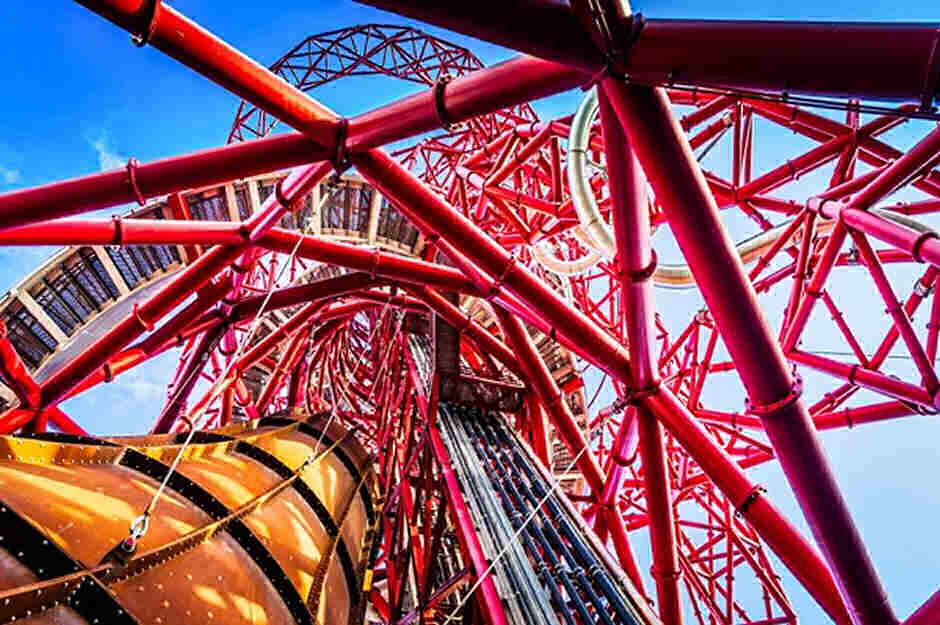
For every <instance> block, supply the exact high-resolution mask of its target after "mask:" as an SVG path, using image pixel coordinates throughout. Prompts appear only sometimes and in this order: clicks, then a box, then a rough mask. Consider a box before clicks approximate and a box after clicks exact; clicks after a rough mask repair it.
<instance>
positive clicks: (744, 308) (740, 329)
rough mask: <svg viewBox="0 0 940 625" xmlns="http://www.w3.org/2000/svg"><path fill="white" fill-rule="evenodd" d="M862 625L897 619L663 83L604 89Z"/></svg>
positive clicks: (855, 619)
mask: <svg viewBox="0 0 940 625" xmlns="http://www.w3.org/2000/svg"><path fill="white" fill-rule="evenodd" d="M607 94H608V96H609V97H610V101H611V104H612V106H613V108H614V109H615V110H616V113H617V116H618V118H619V119H620V121H621V123H622V124H623V126H624V128H625V129H626V130H627V133H628V134H629V136H630V137H631V140H633V142H634V150H635V151H636V154H637V156H638V158H639V160H640V162H641V163H642V164H643V169H644V170H645V172H646V174H647V176H649V179H650V183H651V185H652V187H653V190H654V191H655V192H656V197H657V200H659V201H660V202H661V204H662V207H663V211H664V212H665V213H666V216H667V218H668V220H669V224H670V228H671V230H672V232H673V233H674V234H675V236H676V239H677V241H678V243H679V246H680V248H681V249H682V251H683V253H684V254H685V257H686V259H687V262H688V263H689V266H690V267H691V269H692V272H693V274H694V275H695V279H696V282H697V284H698V285H699V288H700V289H701V291H702V295H703V296H704V298H705V301H706V302H707V304H708V308H709V311H710V312H711V314H712V316H713V318H714V320H715V323H716V325H717V327H718V329H719V331H720V332H721V336H722V338H723V339H724V341H725V345H726V346H727V348H728V351H729V353H730V354H731V358H732V360H733V361H734V363H735V365H736V367H737V370H738V373H739V375H740V376H741V380H742V382H743V383H744V386H745V388H746V389H747V392H748V395H749V397H750V402H751V405H752V406H754V408H755V409H756V410H759V414H758V416H760V417H761V421H762V422H763V424H764V431H765V432H766V433H767V435H768V437H769V438H770V441H771V444H772V445H773V447H774V450H775V452H776V454H777V456H778V458H779V459H780V463H781V465H782V467H783V470H784V473H785V474H786V476H787V478H788V480H789V482H790V485H791V486H792V488H793V490H794V493H795V495H796V498H797V501H798V502H799V503H800V507H801V508H802V510H803V514H804V515H805V516H806V518H807V520H808V522H809V525H810V528H811V529H812V531H813V535H814V536H815V537H816V540H817V542H818V543H819V545H820V547H821V549H822V551H823V553H824V555H825V556H826V559H827V561H828V562H829V565H830V567H831V568H832V570H833V574H834V576H835V579H836V582H837V583H838V584H839V589H840V592H841V593H842V597H843V599H844V600H845V602H846V605H847V606H848V607H849V611H850V614H851V615H852V620H853V622H855V623H857V624H859V625H860V624H863V623H864V624H872V625H873V624H875V623H879V624H883V623H892V622H895V621H896V617H895V616H894V614H893V612H892V610H891V608H890V606H889V604H888V599H887V595H886V593H885V590H884V587H883V586H882V584H881V581H880V580H879V579H878V575H877V573H876V572H875V568H874V564H873V563H872V562H871V559H870V558H869V556H868V553H867V551H866V550H865V546H864V544H863V543H862V540H861V537H860V536H859V534H858V530H857V529H856V527H855V524H854V523H853V521H852V518H851V515H850V513H849V510H848V506H847V505H846V503H845V501H844V499H843V497H842V493H841V492H840V490H839V487H838V485H837V483H836V480H835V476H834V475H833V473H832V471H831V469H830V468H829V464H828V462H827V460H826V457H825V454H824V452H823V448H822V444H821V442H820V440H819V437H818V435H817V433H816V429H815V428H814V427H813V423H812V421H811V420H810V417H809V413H808V412H807V410H806V407H805V405H804V404H803V403H802V402H801V401H800V400H799V395H798V389H797V388H796V387H795V385H794V380H793V379H792V377H791V376H790V373H789V370H788V367H787V364H786V361H785V360H784V356H783V352H782V350H781V349H780V346H779V344H778V343H777V341H776V339H775V338H774V336H773V333H772V331H771V329H770V328H769V326H768V325H767V322H766V321H765V319H764V317H763V315H762V314H761V311H760V308H759V306H758V304H757V294H756V293H755V291H754V288H753V286H752V285H751V283H750V281H749V280H748V278H747V275H746V273H745V271H744V266H743V264H742V263H741V260H740V257H739V256H738V255H737V253H736V252H735V250H734V244H733V243H732V241H731V239H730V237H729V236H728V233H727V231H726V230H725V228H724V226H723V225H722V223H721V218H720V216H719V214H718V207H717V205H716V204H715V200H714V198H713V197H712V195H711V193H710V192H709V190H708V186H707V182H706V181H705V177H704V176H703V175H702V171H701V169H700V168H699V166H698V163H697V161H696V160H695V157H694V156H693V154H692V151H691V148H690V147H689V145H688V142H687V141H686V139H685V135H684V134H683V133H682V129H681V128H680V127H679V124H678V122H677V120H676V119H675V117H674V115H673V113H672V110H671V108H670V103H669V99H668V98H667V96H666V94H665V92H664V91H663V90H662V89H651V88H647V87H640V86H628V85H623V84H619V83H618V84H616V85H612V88H611V89H609V90H608V91H607Z"/></svg>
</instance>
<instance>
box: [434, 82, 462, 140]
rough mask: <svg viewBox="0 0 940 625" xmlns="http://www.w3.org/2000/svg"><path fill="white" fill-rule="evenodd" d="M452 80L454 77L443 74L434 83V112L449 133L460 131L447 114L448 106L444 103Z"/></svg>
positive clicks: (442, 126)
mask: <svg viewBox="0 0 940 625" xmlns="http://www.w3.org/2000/svg"><path fill="white" fill-rule="evenodd" d="M451 80H453V77H452V76H451V75H450V74H441V75H440V76H438V78H437V80H436V81H435V82H434V112H435V113H437V121H438V122H440V125H441V128H443V129H444V130H446V131H448V132H454V131H455V130H457V129H458V128H457V127H456V125H455V124H454V119H453V118H452V117H451V116H450V113H448V112H447V104H446V102H445V101H444V90H445V89H446V88H447V83H449V82H450V81H451Z"/></svg>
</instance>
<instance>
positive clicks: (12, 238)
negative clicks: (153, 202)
mask: <svg viewBox="0 0 940 625" xmlns="http://www.w3.org/2000/svg"><path fill="white" fill-rule="evenodd" d="M247 232H248V230H247V226H244V225H242V224H237V223H234V224H233V223H230V222H221V221H201V222H182V221H174V220H163V219H127V220H121V221H120V222H118V221H116V220H113V219H58V220H55V221H49V222H44V223H38V224H31V225H27V226H19V227H16V228H10V229H8V230H2V231H0V245H110V244H113V243H115V242H116V241H118V240H120V242H122V243H123V244H125V245H171V244H182V245H186V244H194V245H207V246H208V245H235V246H237V245H244V244H245V243H246V242H247V241H248V234H247ZM298 240H300V246H299V247H298V248H297V256H299V257H301V258H308V259H311V260H317V261H320V262H324V263H331V264H335V265H340V266H343V267H348V268H350V269H355V270H358V271H364V272H367V273H375V274H376V275H381V276H384V277H387V278H392V279H399V280H401V281H403V282H411V283H414V284H428V285H431V286H433V287H434V288H440V289H444V290H448V291H459V292H461V293H475V292H476V291H477V289H476V288H475V287H474V285H473V283H472V282H470V281H469V280H468V279H467V278H466V277H465V276H464V275H463V274H461V273H460V272H459V271H456V270H454V269H451V268H448V267H443V266H441V265H438V264H435V263H429V262H426V261H421V260H416V259H412V258H407V257H403V256H400V255H398V254H391V253H388V252H384V251H382V250H380V249H378V248H366V247H362V246H358V245H353V244H350V243H343V242H339V241H329V240H326V239H320V238H317V237H313V236H309V235H302V234H300V233H298V232H294V231H290V230H284V229H282V228H272V229H271V231H270V232H268V233H266V234H264V235H263V236H261V237H260V238H258V240H257V244H258V245H259V246H260V247H264V248H267V249H270V250H273V251H277V252H283V253H286V254H289V253H291V252H292V251H293V250H294V247H295V246H296V245H297V241H298Z"/></svg>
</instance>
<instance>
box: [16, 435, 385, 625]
mask: <svg viewBox="0 0 940 625" xmlns="http://www.w3.org/2000/svg"><path fill="white" fill-rule="evenodd" d="M299 427H301V426H300V424H299V423H298V422H297V421H293V420H289V419H283V418H277V419H273V420H272V423H270V424H269V425H267V426H264V427H257V424H256V423H252V424H247V425H243V426H238V427H228V428H226V429H225V430H224V432H219V433H216V432H200V433H199V436H197V437H195V438H194V440H193V442H192V443H191V444H190V445H189V446H188V447H187V448H186V449H185V451H184V456H183V459H182V461H181V462H180V464H179V467H178V470H177V475H175V476H173V479H171V480H170V482H169V483H168V487H167V489H166V490H165V491H164V493H163V495H162V497H161V498H160V500H159V503H158V505H157V506H156V508H155V509H154V512H153V515H152V516H151V519H150V527H149V531H148V532H147V534H146V535H145V536H144V538H143V539H142V540H141V541H140V543H139V545H138V548H137V550H136V551H135V552H134V555H133V556H131V559H130V562H129V563H128V565H127V566H126V568H125V567H117V566H115V564H114V562H113V560H111V559H110V557H109V553H111V552H112V550H113V549H114V548H115V546H116V545H118V544H119V543H120V542H121V541H122V540H123V539H124V538H126V537H127V535H128V531H129V526H130V523H131V521H132V520H133V519H134V518H136V517H137V516H138V515H140V514H141V513H142V512H143V511H144V510H145V509H146V508H147V506H148V504H149V503H150V501H151V499H152V497H153V495H154V493H155V491H156V489H157V487H158V482H157V481H156V480H155V479H153V478H152V477H148V476H147V475H145V474H144V472H147V473H149V474H150V475H156V476H157V477H158V479H159V472H160V471H163V472H164V473H165V471H166V467H168V466H169V465H170V464H171V463H172V462H173V459H174V458H175V457H176V455H177V454H178V453H180V450H181V448H182V447H181V445H180V444H179V440H180V439H179V438H174V437H168V436H159V437H153V436H151V437H139V438H134V437H122V438H120V439H111V441H110V442H107V441H97V440H94V439H82V438H80V437H72V438H69V437H58V438H57V437H56V436H55V435H44V437H43V438H41V439H37V438H16V437H0V506H3V507H4V510H8V511H10V512H8V513H5V514H13V515H15V516H13V517H12V518H11V517H9V516H8V517H4V518H8V519H9V520H10V521H11V522H12V523H13V526H17V527H20V526H24V525H25V526H27V529H28V527H32V528H33V530H35V531H33V530H29V532H33V533H32V534H29V538H28V540H27V538H26V536H27V533H29V532H25V530H20V531H19V534H17V530H16V529H15V527H13V526H11V527H4V528H2V531H0V535H2V536H3V538H4V539H6V540H8V541H9V542H10V543H13V544H15V545H16V547H17V548H15V549H13V550H12V551H11V552H7V551H4V550H2V549H0V594H3V595H4V596H8V597H12V598H13V599H12V600H13V601H21V602H22V605H23V609H22V614H21V615H19V616H18V617H17V621H18V622H27V623H36V624H40V623H42V624H53V623H54V624H61V625H73V624H76V625H77V624H80V623H86V622H88V620H89V618H91V616H89V614H92V615H94V614H93V612H90V611H89V610H88V609H87V608H86V607H84V604H83V607H82V609H79V610H77V611H73V610H72V609H71V608H70V607H67V606H65V605H60V606H58V607H55V606H53V605H52V602H51V601H50V602H49V605H43V606H40V607H39V609H37V606H36V601H35V600H34V601H32V602H30V603H29V605H28V606H27V602H26V601H23V599H20V597H23V598H25V597H26V596H27V595H29V594H32V593H33V591H32V590H29V592H25V591H26V590H28V589H29V588H31V587H33V586H31V585H34V584H55V583H57V582H56V580H58V579H66V577H60V576H69V575H70V576H72V577H76V578H81V579H85V581H86V582H87V583H88V584H89V585H91V586H96V585H97V586H98V587H99V595H100V593H102V592H103V593H106V594H105V595H104V599H107V591H105V590H103V588H100V587H107V588H109V590H110V592H111V593H113V599H110V600H109V601H112V603H110V604H108V606H109V609H115V608H123V609H124V610H126V613H127V614H129V615H132V617H130V618H129V620H127V619H125V622H130V623H134V622H139V623H157V624H159V623H185V622H201V623H219V624H225V625H228V624H232V625H239V624H248V623H251V624H254V625H260V624H264V623H272V624H274V623H277V624H281V623H294V622H297V623H310V624H313V623H324V624H329V625H333V624H337V625H338V624H342V623H350V622H358V621H359V618H360V616H361V615H360V614H359V612H360V611H361V610H362V609H363V606H364V601H363V599H362V597H360V595H359V593H360V590H359V588H360V587H361V583H360V580H359V578H358V574H357V572H358V571H361V570H362V569H363V568H364V567H363V563H362V562H360V559H361V558H362V557H363V554H364V553H365V550H363V549H362V539H363V536H364V535H365V533H366V531H367V530H368V529H371V528H370V527H368V526H369V525H370V521H371V518H370V517H371V514H367V512H366V511H367V507H369V508H371V505H372V503H371V501H370V502H369V504H368V505H367V504H365V503H364V502H363V501H362V498H363V497H364V496H368V497H371V496H372V492H373V490H372V489H373V486H372V482H371V479H372V478H371V474H370V473H367V474H366V478H365V481H364V482H361V480H363V478H362V474H361V473H360V471H361V470H363V469H364V468H365V465H366V463H365V461H364V459H365V457H366V456H365V454H364V453H363V452H362V450H361V449H360V448H358V446H357V445H355V444H354V441H353V439H352V438H351V437H348V436H346V432H345V431H343V430H342V429H341V428H335V427H331V428H329V434H328V439H324V442H323V444H322V445H320V447H319V449H318V450H319V452H322V451H325V450H326V449H327V448H329V447H330V446H331V445H332V443H333V442H335V441H340V440H342V442H341V444H340V445H338V446H336V447H334V448H332V449H331V451H330V453H329V454H327V455H325V456H324V457H323V458H322V459H320V460H319V461H318V462H316V463H315V464H313V465H311V466H308V467H307V468H306V469H305V471H304V472H303V473H302V474H300V475H298V474H297V473H296V470H297V469H298V467H300V466H301V465H302V464H303V463H304V461H305V460H307V459H308V458H309V456H310V454H311V452H312V451H313V450H314V448H315V447H316V439H314V438H312V437H311V435H310V433H309V430H308V433H306V434H305V433H301V432H299V431H298V428H299ZM302 427H304V428H305V429H306V428H308V427H309V426H306V425H303V426H302ZM344 437H345V438H344ZM347 440H348V443H349V444H348V448H347V444H346V441H347ZM344 448H345V449H344ZM339 456H342V457H339ZM122 458H123V460H122ZM147 458H150V459H151V460H147ZM148 463H149V464H148ZM125 465H126V466H125ZM161 467H162V468H161ZM361 483H362V484H363V485H364V488H362V489H360V488H359V486H360V484H361ZM17 519H19V520H17ZM17 524H19V525H17ZM8 534H9V536H8ZM30 541H31V542H33V543H41V545H40V546H35V545H25V544H24V543H26V542H30ZM49 545H51V547H50V546H49ZM20 547H25V551H27V552H28V551H29V550H30V549H32V548H33V547H35V549H33V557H32V558H30V557H23V554H22V553H17V552H20V550H21V549H20ZM11 549H12V547H11ZM44 549H45V550H49V549H52V550H55V549H58V550H59V551H60V552H61V553H60V556H59V561H58V568H57V569H56V570H55V571H51V570H50V569H49V568H48V567H47V569H46V570H45V571H43V570H41V568H40V565H37V564H36V562H42V557H43V554H44V553H45V552H44V551H43V550H44ZM152 554H156V555H152ZM27 556H29V554H28V553H27ZM145 557H146V558H151V560H147V561H148V562H149V564H148V565H147V566H135V564H134V563H135V560H138V559H144V558H145ZM62 558H64V559H65V560H64V569H68V571H67V572H64V569H63V566H62ZM69 558H71V560H73V561H74V563H72V562H71V561H70V560H69ZM34 569H37V570H34ZM60 569H63V570H60ZM72 569H75V572H73V570H72ZM82 570H84V571H85V572H84V573H81V572H77V571H82ZM17 593H19V594H17ZM292 597H293V598H292ZM305 604H306V605H307V606H309V608H307V607H305ZM292 606H293V607H292ZM73 607H74V606H73ZM27 610H29V611H27Z"/></svg>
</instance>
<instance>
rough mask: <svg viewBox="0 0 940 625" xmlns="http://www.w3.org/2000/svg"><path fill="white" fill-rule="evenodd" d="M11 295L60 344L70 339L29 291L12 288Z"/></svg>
mask: <svg viewBox="0 0 940 625" xmlns="http://www.w3.org/2000/svg"><path fill="white" fill-rule="evenodd" d="M10 295H12V296H13V297H15V298H16V299H18V300H19V301H20V303H21V304H23V307H24V308H25V309H26V310H28V311H29V313H30V314H31V315H32V316H33V317H35V318H36V321H38V322H39V325H41V326H42V328H43V330H45V331H46V332H48V333H49V334H51V335H52V338H54V339H55V340H56V342H57V343H58V344H59V345H62V344H63V343H65V342H66V341H68V340H69V337H68V336H66V335H65V332H63V331H62V329H61V328H59V326H57V325H56V323H55V321H53V320H52V317H50V316H49V314H48V313H47V312H46V311H45V310H43V309H42V306H40V305H39V302H37V301H36V300H35V299H33V296H32V295H30V294H29V291H21V290H20V289H10Z"/></svg>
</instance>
